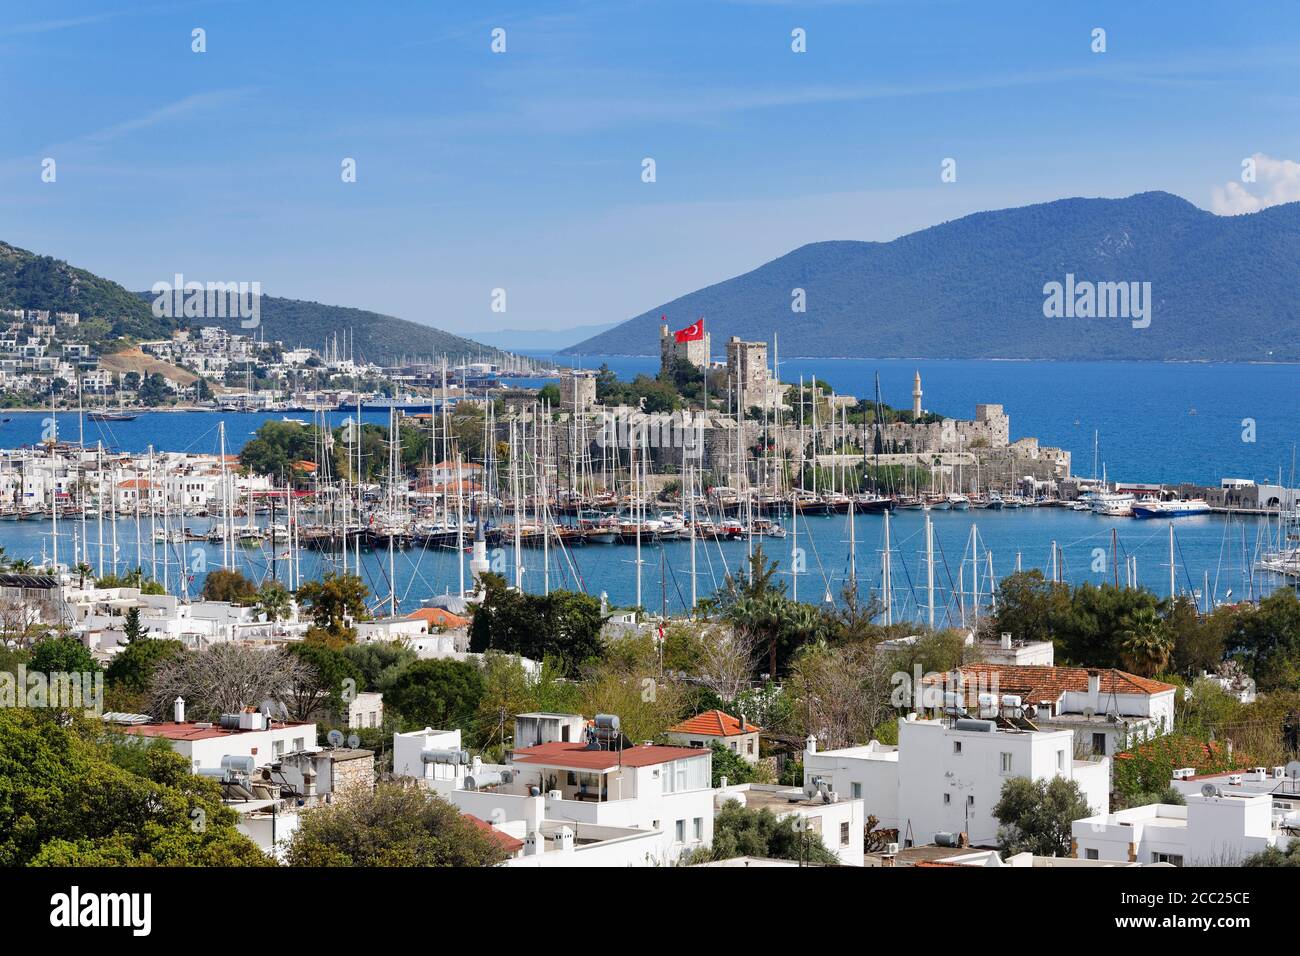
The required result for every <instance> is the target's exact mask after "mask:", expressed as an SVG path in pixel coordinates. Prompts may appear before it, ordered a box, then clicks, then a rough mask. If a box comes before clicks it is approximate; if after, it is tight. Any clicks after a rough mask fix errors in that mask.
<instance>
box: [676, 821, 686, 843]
mask: <svg viewBox="0 0 1300 956" xmlns="http://www.w3.org/2000/svg"><path fill="white" fill-rule="evenodd" d="M677 842H678V843H685V842H686V821H685V820H678V821H677Z"/></svg>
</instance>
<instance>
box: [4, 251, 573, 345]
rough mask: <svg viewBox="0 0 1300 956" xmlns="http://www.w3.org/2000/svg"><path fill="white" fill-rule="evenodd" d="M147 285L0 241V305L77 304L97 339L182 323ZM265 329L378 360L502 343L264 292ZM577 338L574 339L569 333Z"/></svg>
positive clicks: (228, 324) (234, 326) (162, 330)
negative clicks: (161, 314)
mask: <svg viewBox="0 0 1300 956" xmlns="http://www.w3.org/2000/svg"><path fill="white" fill-rule="evenodd" d="M153 299H154V296H153V295H152V294H151V293H148V292H129V291H127V290H126V289H124V288H123V287H122V286H120V285H118V284H117V283H116V282H113V281H111V280H109V279H104V278H101V277H99V276H97V275H95V274H94V273H91V272H87V271H86V270H85V269H78V268H76V267H75V266H70V265H68V264H67V263H66V262H63V261H62V260H59V259H54V258H52V257H50V256H41V255H36V254H35V253H32V252H28V251H27V250H26V249H19V248H17V247H15V246H11V245H8V244H7V243H4V242H0V308H5V309H49V310H50V311H52V312H79V313H80V314H81V326H80V328H79V329H78V332H77V334H78V336H79V337H80V338H83V339H85V340H87V341H91V342H94V343H96V344H99V345H106V344H110V343H112V342H113V340H115V339H118V338H120V337H123V336H125V337H127V338H130V339H136V340H139V339H155V338H163V337H165V336H168V335H170V334H171V331H172V330H173V329H174V328H176V327H177V326H178V325H179V324H180V323H177V322H174V321H172V320H170V319H165V318H157V317H155V316H154V314H153V311H152V308H151V303H152V302H153ZM186 322H187V323H189V324H193V325H220V326H224V327H225V328H228V329H230V330H231V331H236V332H240V331H242V332H244V333H246V334H247V333H248V331H249V330H247V329H241V328H240V327H239V320H238V319H191V320H186ZM261 322H262V325H261V329H260V332H259V334H265V336H266V338H267V339H279V340H280V341H282V342H284V343H285V345H288V346H297V345H306V346H311V347H313V348H321V347H322V346H323V345H324V344H325V341H326V340H327V339H328V338H329V337H330V335H332V334H334V333H338V335H339V338H340V342H341V341H342V339H343V336H344V335H348V336H350V337H351V340H352V342H353V353H354V355H356V356H357V357H365V358H367V359H371V360H374V361H388V360H395V359H399V358H402V357H404V356H405V357H435V356H442V355H446V356H448V357H450V358H452V359H464V358H478V357H480V356H486V357H489V358H490V357H492V356H493V355H496V354H498V350H497V349H495V348H493V347H492V346H488V345H483V344H481V343H479V342H475V341H472V340H471V339H466V338H462V337H461V336H459V335H452V334H451V333H450V332H443V331H442V330H440V329H435V328H433V327H431V326H428V325H421V324H420V323H418V322H409V321H407V320H405V319H398V318H394V317H393V316H391V315H381V314H380V313H378V312H367V311H366V310H364V309H351V308H345V307H343V306H337V305H322V304H320V303H319V302H304V301H301V300H299V299H280V298H275V297H273V296H262V299H261ZM570 341H571V340H570Z"/></svg>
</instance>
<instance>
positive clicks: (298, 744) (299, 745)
mask: <svg viewBox="0 0 1300 956" xmlns="http://www.w3.org/2000/svg"><path fill="white" fill-rule="evenodd" d="M293 749H294V750H296V751H301V750H306V749H307V747H306V738H305V737H294V738H293Z"/></svg>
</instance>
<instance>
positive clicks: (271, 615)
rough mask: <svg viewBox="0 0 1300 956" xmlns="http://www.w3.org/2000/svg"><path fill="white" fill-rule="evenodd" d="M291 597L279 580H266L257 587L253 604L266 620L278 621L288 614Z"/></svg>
mask: <svg viewBox="0 0 1300 956" xmlns="http://www.w3.org/2000/svg"><path fill="white" fill-rule="evenodd" d="M291 603H292V597H291V596H290V594H289V591H288V589H287V588H286V587H285V586H284V585H283V584H281V583H280V582H279V581H267V582H266V583H265V584H263V585H262V586H261V587H260V588H258V591H257V595H256V598H255V600H254V606H255V607H256V608H257V609H258V611H260V612H261V613H262V614H264V615H266V619H267V620H268V621H279V620H281V619H282V618H285V617H288V616H289V607H290V605H291Z"/></svg>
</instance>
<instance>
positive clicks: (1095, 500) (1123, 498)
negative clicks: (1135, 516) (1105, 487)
mask: <svg viewBox="0 0 1300 956" xmlns="http://www.w3.org/2000/svg"><path fill="white" fill-rule="evenodd" d="M1091 500H1092V513H1093V514H1095V515H1104V516H1106V517H1108V518H1118V517H1124V516H1127V515H1131V514H1132V513H1133V504H1134V502H1135V501H1137V498H1136V497H1135V496H1134V495H1132V494H1130V493H1129V492H1127V491H1125V492H1118V491H1097V492H1094V493H1093V495H1092V498H1091Z"/></svg>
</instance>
